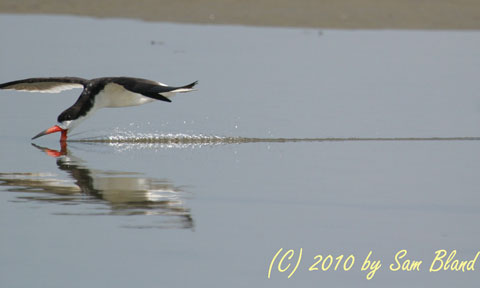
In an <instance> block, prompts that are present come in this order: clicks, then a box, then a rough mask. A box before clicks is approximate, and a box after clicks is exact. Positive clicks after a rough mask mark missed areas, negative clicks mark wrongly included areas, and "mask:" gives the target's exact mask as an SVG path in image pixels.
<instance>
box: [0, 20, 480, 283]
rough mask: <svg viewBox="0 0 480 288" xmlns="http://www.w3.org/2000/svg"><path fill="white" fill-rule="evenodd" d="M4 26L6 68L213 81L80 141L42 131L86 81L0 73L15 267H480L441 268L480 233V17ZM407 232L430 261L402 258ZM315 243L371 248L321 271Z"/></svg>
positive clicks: (90, 271)
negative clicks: (473, 22) (65, 87)
mask: <svg viewBox="0 0 480 288" xmlns="http://www.w3.org/2000/svg"><path fill="white" fill-rule="evenodd" d="M0 36H1V39H3V40H2V41H1V46H0V63H1V65H0V82H6V81H11V80H16V79H21V78H27V77H35V76H67V75H68V76H79V77H84V78H94V77H102V76H121V75H126V76H136V77H143V78H148V79H154V80H157V81H161V82H165V83H168V84H172V85H180V84H186V83H190V82H191V81H194V80H199V83H200V84H199V86H198V91H196V92H193V93H188V94H184V95H179V96H178V97H177V98H175V99H174V102H173V103H170V104H168V103H153V104H149V105H145V106H141V107H132V108H127V109H106V110H102V111H100V112H99V113H97V114H96V115H95V116H94V117H92V118H91V119H89V120H87V121H85V122H84V123H83V124H82V125H81V126H80V127H79V128H77V130H74V132H73V134H72V137H71V139H72V140H74V141H72V142H70V143H68V145H67V147H63V148H62V147H60V145H59V143H58V138H59V136H58V135H49V136H45V137H43V138H40V139H38V140H36V141H35V142H34V144H32V142H31V141H30V138H31V137H32V136H33V135H35V134H36V133H38V132H39V131H41V130H43V129H45V128H48V127H50V126H52V125H53V124H55V120H56V117H57V115H58V114H59V113H60V112H61V111H63V109H65V108H66V107H68V106H69V105H71V104H72V103H73V102H74V100H75V99H76V97H77V96H78V95H79V93H80V91H78V90H72V91H66V92H64V93H61V94H38V93H22V92H14V91H0V123H1V124H0V137H1V141H0V231H1V234H0V235H1V236H0V284H1V285H0V286H2V287H33V286H36V287H39V286H42V287H86V286H90V287H133V286H136V287H160V286H165V287H186V286H199V287H211V286H218V287H221V286H223V287H265V286H266V287H293V286H295V287H311V286H312V285H315V286H325V287H327V286H330V287H331V286H333V285H335V286H337V287H342V286H344V287H353V286H356V287H363V286H365V287H366V286H368V287H406V286H408V287H427V286H429V287H433V286H434V285H435V286H436V287H451V286H452V285H454V284H456V285H458V284H457V283H461V286H462V287H476V286H477V285H478V284H477V283H478V281H479V280H480V275H479V274H478V273H479V272H478V270H479V269H480V264H478V263H477V266H476V267H475V268H476V270H475V271H469V272H465V273H462V272H452V271H442V272H436V273H433V272H431V273H430V272H428V270H429V268H430V264H431V263H432V260H433V259H434V256H435V254H434V253H435V251H437V250H439V249H445V250H447V252H448V253H450V251H453V250H454V249H456V250H457V255H456V256H455V257H456V258H455V259H459V260H471V259H473V257H474V256H475V254H476V253H477V251H479V250H480V246H479V244H478V243H479V240H480V233H479V230H478V222H479V220H480V204H479V201H480V196H479V195H480V194H479V193H478V187H480V178H479V177H478V175H477V173H478V171H480V154H479V153H478V151H479V149H480V141H479V140H478V139H477V138H465V137H478V136H480V128H479V127H480V126H479V123H480V99H479V98H478V90H479V84H478V83H479V82H478V75H480V49H479V48H480V33H478V32H456V31H449V32H441V31H440V32H424V31H388V30H386V31H335V30H322V31H321V30H315V29H284V28H281V29H280V28H252V27H241V26H239V27H235V26H231V27H230V26H202V25H180V24H167V23H144V22H138V21H130V20H99V19H88V18H74V17H58V16H57V17H50V16H43V17H42V16H9V15H0ZM306 138H308V139H306ZM332 138H334V139H332ZM351 138H355V139H351ZM358 138H362V139H363V140H362V141H357V140H359V139H358ZM365 138H368V139H365ZM392 138H393V139H392ZM398 138H399V139H398ZM437 138H441V139H437ZM87 140H88V141H87ZM91 140H95V141H91ZM307 140H309V141H307ZM280 248H283V249H284V250H282V251H283V252H281V253H280V254H279V255H280V256H279V257H278V258H276V260H275V261H274V265H272V267H274V268H273V269H272V271H271V279H267V275H268V270H269V266H270V264H271V261H272V259H273V257H274V255H275V254H276V253H277V251H279V249H280ZM300 248H302V255H303V256H302V258H301V261H300V264H299V266H298V269H297V270H296V272H295V273H294V274H293V276H292V277H291V278H290V279H287V277H288V274H289V273H290V272H291V271H292V268H293V266H294V265H295V263H296V260H297V259H298V256H299V252H300ZM288 249H295V255H294V257H293V260H291V261H290V262H288V259H286V258H285V259H286V260H285V261H284V262H282V264H281V265H280V266H281V268H286V267H287V264H289V263H290V264H291V266H289V268H288V269H287V270H288V271H287V272H285V273H280V272H279V271H278V269H276V267H278V263H279V261H280V258H281V256H283V255H284V253H285V251H286V250H288ZM401 249H406V250H407V251H408V254H407V257H406V258H409V259H411V260H421V261H423V264H421V268H420V271H416V272H406V271H397V272H393V271H390V269H389V265H390V264H392V263H394V261H393V259H394V255H395V253H396V252H398V251H399V250H401ZM369 251H372V252H373V254H372V256H371V258H370V260H381V261H382V267H381V268H380V269H379V270H378V271H377V272H376V274H375V276H374V277H373V279H372V280H366V275H367V273H368V271H361V266H362V264H363V262H364V260H365V258H366V256H367V254H368V253H369ZM318 254H321V255H323V256H324V257H326V256H327V255H329V254H331V255H332V256H333V258H336V257H337V256H339V255H344V257H345V258H347V256H349V255H353V257H354V258H355V262H354V264H353V266H352V268H351V269H350V270H349V271H333V266H332V268H330V269H329V271H326V272H323V271H321V267H322V266H321V265H322V264H321V263H320V264H319V265H318V266H317V268H319V270H320V271H308V270H309V267H310V266H311V265H312V264H314V263H315V262H316V259H318V258H316V259H314V257H315V256H316V255H318ZM345 258H344V259H345ZM406 258H404V259H406ZM478 262H480V260H479V261H478ZM334 263H335V262H334ZM282 265H283V266H282ZM325 265H326V264H325ZM339 267H344V266H343V262H342V263H341V264H340V266H339ZM340 270H343V268H341V269H340Z"/></svg>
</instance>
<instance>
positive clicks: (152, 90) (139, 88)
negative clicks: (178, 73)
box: [111, 77, 197, 102]
mask: <svg viewBox="0 0 480 288" xmlns="http://www.w3.org/2000/svg"><path fill="white" fill-rule="evenodd" d="M111 81H112V82H114V83H116V84H119V85H122V86H123V87H124V88H125V89H127V90H129V91H131V92H134V93H138V94H142V95H144V96H147V97H150V98H153V99H157V100H161V101H166V102H172V100H170V99H169V98H168V97H170V96H171V94H172V93H177V92H188V91H191V90H192V89H193V86H195V85H196V84H197V82H193V83H191V84H188V85H185V86H181V87H172V86H167V85H165V84H162V83H159V82H155V81H151V80H147V79H139V78H128V77H117V78H112V79H111Z"/></svg>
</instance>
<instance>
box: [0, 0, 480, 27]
mask: <svg viewBox="0 0 480 288" xmlns="http://www.w3.org/2000/svg"><path fill="white" fill-rule="evenodd" d="M0 13H22V14H30V13H31V14H66V15H81V16H91V17H101V18H134V19H142V20H145V21H163V22H180V23H203V24H237V25H255V26H284V27H285V26H291V27H315V28H336V29H442V30H443V29H459V30H462V29H480V1H476V0H424V1H418V0H403V1H398V0H340V1H339V0H323V1H316V0H299V1H288V0H255V1H252V0H241V1H240V0H196V1H193V0H178V1H165V0H138V1H128V0H118V1H95V0H85V1H61V0H41V1H34V0H25V1H15V0H4V1H1V2H0Z"/></svg>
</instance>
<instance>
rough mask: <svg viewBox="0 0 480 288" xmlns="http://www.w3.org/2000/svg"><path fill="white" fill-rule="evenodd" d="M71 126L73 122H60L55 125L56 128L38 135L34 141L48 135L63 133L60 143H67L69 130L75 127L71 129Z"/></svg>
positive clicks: (53, 127)
mask: <svg viewBox="0 0 480 288" xmlns="http://www.w3.org/2000/svg"><path fill="white" fill-rule="evenodd" d="M71 124H72V121H63V122H60V123H58V124H57V125H54V126H52V127H50V128H48V129H46V130H44V131H42V132H40V133H38V134H37V135H35V136H34V137H33V138H32V140H33V139H37V138H39V137H42V136H45V135H47V134H52V133H56V132H62V135H61V136H60V141H61V142H65V141H67V133H68V131H69V129H71V128H73V127H71V126H72V125H71Z"/></svg>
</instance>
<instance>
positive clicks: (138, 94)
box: [0, 77, 197, 142]
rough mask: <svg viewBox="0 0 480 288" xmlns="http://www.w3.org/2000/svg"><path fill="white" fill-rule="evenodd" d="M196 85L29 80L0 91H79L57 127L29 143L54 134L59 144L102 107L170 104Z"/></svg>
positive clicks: (106, 79)
mask: <svg viewBox="0 0 480 288" xmlns="http://www.w3.org/2000/svg"><path fill="white" fill-rule="evenodd" d="M196 84H197V81H195V82H193V83H191V84H188V85H185V86H179V87H172V86H167V85H165V84H163V83H160V82H155V81H151V80H147V79H140V78H131V77H104V78H96V79H92V80H87V79H82V78H78V77H51V78H29V79H23V80H17V81H12V82H8V83H3V84H0V89H11V90H19V91H29V92H41V93H58V92H61V91H64V90H69V89H73V88H83V91H82V94H80V97H78V99H77V101H76V102H75V104H73V105H72V106H71V107H70V108H68V109H67V110H65V111H63V112H62V113H61V114H60V115H59V116H58V118H57V121H58V123H57V125H54V126H52V127H50V128H48V129H47V130H45V131H42V132H40V133H38V134H37V135H35V136H34V137H33V138H32V140H33V139H35V138H38V137H41V136H44V135H47V134H50V133H55V132H61V133H62V136H61V137H60V141H61V142H65V141H66V140H67V133H68V132H69V131H71V130H72V129H73V128H74V127H76V126H77V125H78V124H79V123H80V122H82V121H83V120H85V119H86V118H87V117H89V116H91V115H92V114H93V112H95V111H96V110H98V109H100V108H106V107H127V106H137V105H142V104H145V103H149V102H152V101H155V100H161V101H166V102H171V100H170V98H171V97H172V96H173V95H174V94H175V93H178V92H189V91H192V90H193V87H194V86H195V85H196Z"/></svg>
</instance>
